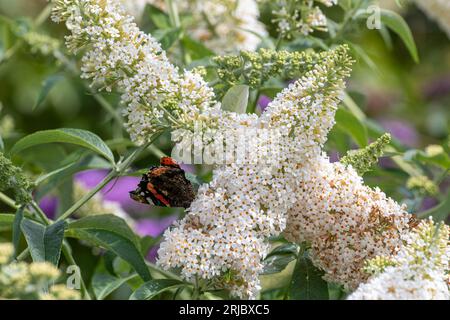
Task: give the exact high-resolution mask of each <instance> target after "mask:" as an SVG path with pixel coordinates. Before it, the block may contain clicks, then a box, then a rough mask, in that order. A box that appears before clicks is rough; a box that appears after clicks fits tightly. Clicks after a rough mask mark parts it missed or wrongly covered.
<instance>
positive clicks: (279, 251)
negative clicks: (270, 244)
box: [266, 243, 298, 259]
mask: <svg viewBox="0 0 450 320" xmlns="http://www.w3.org/2000/svg"><path fill="white" fill-rule="evenodd" d="M297 252H298V245H297V244H295V243H286V244H282V245H280V246H278V247H276V248H275V249H273V250H272V251H271V252H270V253H269V254H268V255H267V257H266V259H267V258H269V257H271V256H275V255H284V254H293V255H297Z"/></svg>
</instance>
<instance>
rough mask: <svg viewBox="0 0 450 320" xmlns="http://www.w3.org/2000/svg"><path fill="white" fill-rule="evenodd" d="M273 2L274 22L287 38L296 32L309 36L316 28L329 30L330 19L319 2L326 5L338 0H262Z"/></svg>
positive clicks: (332, 4) (335, 2) (331, 4)
mask: <svg viewBox="0 0 450 320" xmlns="http://www.w3.org/2000/svg"><path fill="white" fill-rule="evenodd" d="M260 1H261V2H267V3H273V4H275V5H276V9H274V10H273V14H274V16H275V18H274V19H273V22H275V23H276V24H277V25H278V30H279V31H280V33H281V34H282V35H283V36H284V37H286V38H292V36H293V34H294V33H295V32H300V34H302V35H304V36H307V35H309V34H311V33H313V32H314V31H315V30H319V31H325V32H326V31H328V21H327V17H326V16H325V14H324V13H323V12H322V10H321V9H320V7H319V6H318V3H321V4H323V5H324V6H326V7H331V6H334V5H336V4H337V0H277V1H271V0H260Z"/></svg>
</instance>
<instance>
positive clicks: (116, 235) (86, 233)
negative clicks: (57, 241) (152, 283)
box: [66, 214, 151, 281]
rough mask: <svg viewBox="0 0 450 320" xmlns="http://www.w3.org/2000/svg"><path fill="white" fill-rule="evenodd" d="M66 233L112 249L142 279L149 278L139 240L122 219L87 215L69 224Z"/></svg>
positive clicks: (107, 215)
mask: <svg viewBox="0 0 450 320" xmlns="http://www.w3.org/2000/svg"><path fill="white" fill-rule="evenodd" d="M66 235H67V236H68V237H72V238H77V239H82V240H85V241H88V242H91V243H92V244H94V245H96V246H99V247H102V248H105V249H108V250H110V251H112V252H113V253H115V254H116V255H117V256H119V257H121V258H122V259H123V260H125V261H127V262H128V263H129V264H130V265H131V266H133V268H134V269H135V270H136V272H137V273H138V274H139V275H140V276H141V278H142V279H143V280H144V281H148V280H150V279H151V275H150V272H149V270H148V268H147V265H146V264H145V261H144V257H143V256H142V254H141V250H140V245H139V242H138V241H137V238H136V236H135V235H134V233H133V231H132V230H131V229H130V227H128V225H127V223H126V222H125V221H124V220H123V219H121V218H119V217H117V216H115V215H112V214H104V215H93V216H88V217H85V218H82V219H80V220H78V221H75V222H72V223H71V224H69V227H68V229H67V232H66Z"/></svg>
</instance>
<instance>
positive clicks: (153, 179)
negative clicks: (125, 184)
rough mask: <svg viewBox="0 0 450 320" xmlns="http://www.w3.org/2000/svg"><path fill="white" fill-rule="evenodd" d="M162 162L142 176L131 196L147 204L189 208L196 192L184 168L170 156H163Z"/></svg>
mask: <svg viewBox="0 0 450 320" xmlns="http://www.w3.org/2000/svg"><path fill="white" fill-rule="evenodd" d="M160 163H161V165H160V166H158V167H151V168H150V170H149V171H148V173H146V174H144V175H143V176H142V179H141V182H139V185H138V187H137V189H136V190H134V191H131V192H130V197H131V198H132V199H133V200H135V201H138V202H140V203H145V204H152V203H153V204H154V205H156V206H162V207H183V208H188V207H189V206H190V205H191V203H192V201H193V200H194V198H195V192H194V188H193V186H192V184H191V182H190V181H189V180H188V179H186V176H185V172H184V170H183V169H181V167H180V166H179V165H178V163H177V162H176V161H175V160H173V159H172V158H170V157H163V158H161V160H160Z"/></svg>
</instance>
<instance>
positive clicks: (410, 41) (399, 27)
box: [380, 9, 419, 63]
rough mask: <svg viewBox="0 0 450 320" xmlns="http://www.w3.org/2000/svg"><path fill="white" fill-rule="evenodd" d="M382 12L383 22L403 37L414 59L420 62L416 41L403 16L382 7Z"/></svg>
mask: <svg viewBox="0 0 450 320" xmlns="http://www.w3.org/2000/svg"><path fill="white" fill-rule="evenodd" d="M380 14H381V22H382V23H383V24H384V25H386V26H387V27H388V28H389V29H391V30H392V31H394V32H395V33H396V34H397V35H398V36H399V37H400V38H401V39H402V41H403V43H404V44H405V45H406V47H407V48H408V50H409V53H410V54H411V56H412V58H413V59H414V61H415V62H416V63H419V53H418V51H417V47H416V43H415V42H414V37H413V35H412V32H411V30H410V29H409V26H408V24H407V23H406V21H405V20H404V19H403V17H402V16H401V15H399V14H398V13H396V12H394V11H390V10H386V9H381V13H380Z"/></svg>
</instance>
